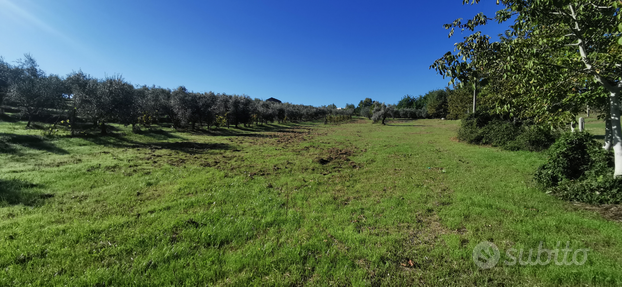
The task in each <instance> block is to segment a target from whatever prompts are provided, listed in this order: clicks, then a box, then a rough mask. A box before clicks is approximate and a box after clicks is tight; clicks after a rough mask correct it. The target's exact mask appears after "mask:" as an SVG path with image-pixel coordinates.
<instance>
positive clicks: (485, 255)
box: [473, 241, 500, 269]
mask: <svg viewBox="0 0 622 287" xmlns="http://www.w3.org/2000/svg"><path fill="white" fill-rule="evenodd" d="M499 257H500V254H499V248H497V245H495V244H494V243H491V242H488V241H484V242H480V243H479V244H477V246H475V249H473V262H475V265H477V266H478V267H479V268H481V269H490V268H492V267H495V265H497V262H499Z"/></svg>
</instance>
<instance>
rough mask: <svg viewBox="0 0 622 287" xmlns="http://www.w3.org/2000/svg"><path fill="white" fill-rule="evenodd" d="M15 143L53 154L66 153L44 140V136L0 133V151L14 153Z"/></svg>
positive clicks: (16, 151)
mask: <svg viewBox="0 0 622 287" xmlns="http://www.w3.org/2000/svg"><path fill="white" fill-rule="evenodd" d="M15 145H21V146H23V147H26V148H31V149H36V150H41V151H47V152H51V153H55V154H68V153H69V152H67V151H66V150H64V149H62V148H59V147H57V146H55V145H54V144H52V143H50V142H48V141H46V140H45V138H43V137H40V136H33V135H16V134H7V133H0V153H15V154H18V153H19V151H18V150H17V149H16V148H15Z"/></svg>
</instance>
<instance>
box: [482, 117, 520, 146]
mask: <svg viewBox="0 0 622 287" xmlns="http://www.w3.org/2000/svg"><path fill="white" fill-rule="evenodd" d="M519 134H520V128H519V127H517V126H515V125H514V124H513V123H510V122H507V121H502V120H497V119H495V120H492V121H491V122H489V123H488V124H487V125H486V126H485V127H484V128H482V129H481V135H482V141H481V143H482V144H490V145H492V146H496V147H504V146H505V145H506V144H507V143H508V142H511V141H513V140H514V139H516V137H517V136H518V135H519Z"/></svg>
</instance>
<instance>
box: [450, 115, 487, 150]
mask: <svg viewBox="0 0 622 287" xmlns="http://www.w3.org/2000/svg"><path fill="white" fill-rule="evenodd" d="M491 120H492V117H491V116H490V115H489V114H487V113H475V114H469V115H468V116H467V117H466V118H464V119H463V120H462V123H461V125H460V129H459V130H458V139H459V140H461V141H465V142H468V143H470V144H481V142H482V138H483V134H482V128H483V127H485V126H486V125H487V124H488V123H489V122H490V121H491Z"/></svg>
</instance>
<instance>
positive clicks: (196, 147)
mask: <svg viewBox="0 0 622 287" xmlns="http://www.w3.org/2000/svg"><path fill="white" fill-rule="evenodd" d="M83 138H84V139H85V140H87V141H90V142H92V143H94V144H97V145H103V146H112V147H116V148H150V149H168V150H175V151H180V152H185V153H200V152H206V151H209V150H231V149H233V146H231V145H229V144H224V143H196V142H189V141H182V142H152V143H143V142H137V141H134V140H131V139H128V138H126V137H125V136H123V135H120V134H108V135H105V136H95V135H89V136H86V137H83ZM177 138H179V137H177Z"/></svg>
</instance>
